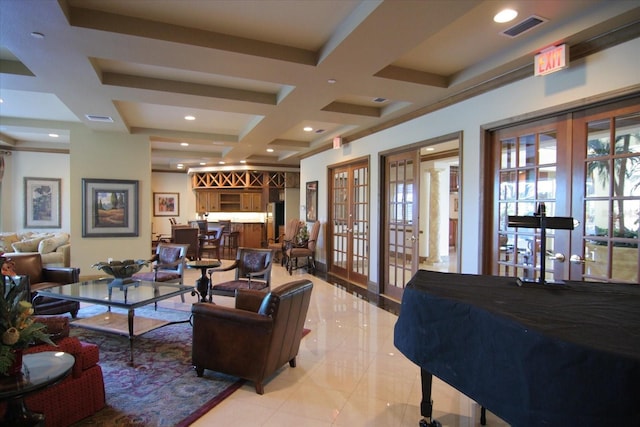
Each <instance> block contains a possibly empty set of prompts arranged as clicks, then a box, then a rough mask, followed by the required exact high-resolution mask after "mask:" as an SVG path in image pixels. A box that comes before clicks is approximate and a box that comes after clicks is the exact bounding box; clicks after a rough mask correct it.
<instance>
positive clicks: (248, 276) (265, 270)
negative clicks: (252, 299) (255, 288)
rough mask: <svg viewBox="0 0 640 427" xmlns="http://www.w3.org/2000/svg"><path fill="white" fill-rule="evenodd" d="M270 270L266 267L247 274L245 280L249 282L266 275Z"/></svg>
mask: <svg viewBox="0 0 640 427" xmlns="http://www.w3.org/2000/svg"><path fill="white" fill-rule="evenodd" d="M270 268H271V267H267V268H265V269H262V270H260V271H254V272H252V273H247V278H248V279H249V281H251V279H253V278H254V277H259V276H264V275H265V274H267V273H268V272H269V269H270Z"/></svg>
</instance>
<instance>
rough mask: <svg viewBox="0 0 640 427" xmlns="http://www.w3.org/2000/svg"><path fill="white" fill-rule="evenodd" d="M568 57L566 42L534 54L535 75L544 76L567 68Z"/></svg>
mask: <svg viewBox="0 0 640 427" xmlns="http://www.w3.org/2000/svg"><path fill="white" fill-rule="evenodd" d="M568 59H569V48H568V47H567V45H566V44H563V45H560V46H554V47H552V48H549V49H546V50H544V51H542V52H540V53H539V54H537V55H536V58H535V67H536V70H535V75H536V76H544V75H545V74H550V73H554V72H556V71H560V70H562V69H564V68H567V66H568V62H569V61H568Z"/></svg>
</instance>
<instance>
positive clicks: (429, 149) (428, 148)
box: [427, 147, 435, 151]
mask: <svg viewBox="0 0 640 427" xmlns="http://www.w3.org/2000/svg"><path fill="white" fill-rule="evenodd" d="M433 150H435V148H433V147H427V151H433Z"/></svg>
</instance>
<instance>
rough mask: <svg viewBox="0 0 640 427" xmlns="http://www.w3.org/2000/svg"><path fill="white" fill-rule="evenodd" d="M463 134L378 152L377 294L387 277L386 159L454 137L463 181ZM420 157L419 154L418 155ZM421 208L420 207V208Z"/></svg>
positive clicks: (460, 192)
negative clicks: (385, 259)
mask: <svg viewBox="0 0 640 427" xmlns="http://www.w3.org/2000/svg"><path fill="white" fill-rule="evenodd" d="M463 136H464V133H463V132H462V131H458V132H452V133H449V134H446V135H441V136H437V137H435V138H429V139H425V140H421V141H418V142H414V143H411V144H408V145H403V146H402V147H396V148H392V149H389V150H385V151H380V152H379V153H378V171H379V173H378V188H380V189H381V190H380V193H379V197H380V198H379V200H378V203H379V205H378V206H379V211H380V216H379V219H378V238H379V244H378V261H379V262H378V282H377V283H376V284H375V285H376V286H377V288H376V289H373V292H374V293H376V294H377V295H381V296H384V286H385V284H384V281H385V279H386V276H385V263H384V262H383V261H384V253H385V247H386V245H387V240H386V237H387V236H386V234H385V226H386V223H387V211H386V209H385V206H384V202H385V200H386V198H387V195H386V193H385V192H386V188H387V182H386V179H387V177H386V175H385V171H386V160H387V157H389V156H390V155H392V154H399V153H403V152H408V151H416V150H420V149H421V148H424V147H428V146H430V145H436V144H440V143H443V142H447V141H451V140H454V139H457V140H458V149H459V165H460V169H459V170H460V175H459V179H460V182H462V181H463V176H464V173H463ZM418 157H419V156H418ZM463 192H464V185H460V190H459V191H458V200H459V208H458V230H457V231H458V232H457V236H456V237H457V248H458V250H457V257H458V259H457V262H458V270H460V266H461V262H462V261H461V260H462V258H461V250H460V242H461V239H462V218H463V203H462V200H463V197H462V195H463ZM414 203H415V204H416V205H417V206H419V204H420V200H419V199H418V200H414ZM418 209H419V208H418Z"/></svg>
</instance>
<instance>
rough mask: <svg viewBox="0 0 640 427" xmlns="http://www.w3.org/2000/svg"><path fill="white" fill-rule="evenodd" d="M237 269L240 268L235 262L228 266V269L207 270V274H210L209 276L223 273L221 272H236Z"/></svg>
mask: <svg viewBox="0 0 640 427" xmlns="http://www.w3.org/2000/svg"><path fill="white" fill-rule="evenodd" d="M236 268H238V261H234V262H233V264H231V265H228V266H226V267H216V268H211V269H209V270H207V273H209V274H212V273H218V272H221V271H229V270H235V269H236Z"/></svg>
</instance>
